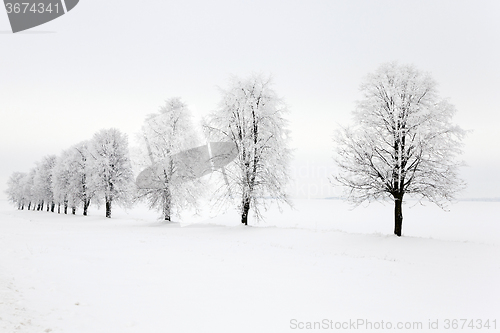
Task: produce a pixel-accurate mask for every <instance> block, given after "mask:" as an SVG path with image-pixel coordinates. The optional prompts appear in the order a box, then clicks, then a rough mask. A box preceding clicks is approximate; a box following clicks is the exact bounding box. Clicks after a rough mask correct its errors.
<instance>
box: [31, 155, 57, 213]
mask: <svg viewBox="0 0 500 333" xmlns="http://www.w3.org/2000/svg"><path fill="white" fill-rule="evenodd" d="M55 162H56V156H55V155H49V156H45V157H44V158H43V159H42V162H41V163H39V164H38V166H37V172H36V175H35V178H34V188H35V192H36V193H37V196H38V198H39V200H40V202H41V207H40V209H41V210H43V204H44V203H46V204H47V211H49V210H50V211H52V212H54V206H55V204H54V194H53V193H52V168H53V167H54V165H55Z"/></svg>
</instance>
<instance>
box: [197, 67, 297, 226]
mask: <svg viewBox="0 0 500 333" xmlns="http://www.w3.org/2000/svg"><path fill="white" fill-rule="evenodd" d="M222 94H223V96H222V100H221V102H220V104H219V107H218V109H217V110H216V111H214V112H212V113H211V114H210V116H209V118H208V119H207V121H206V124H205V126H204V128H205V130H206V133H207V135H208V136H209V138H210V139H211V140H214V141H229V142H233V143H234V144H235V146H236V147H237V150H238V155H237V157H236V162H235V163H231V164H230V165H229V166H228V167H227V168H225V169H222V171H223V172H225V174H223V176H224V177H222V178H224V181H221V183H220V186H219V187H218V188H217V190H216V194H215V197H216V198H217V200H218V202H219V203H222V204H224V203H226V202H232V200H233V198H237V200H238V201H239V204H238V210H239V212H240V213H241V222H242V223H243V224H245V225H246V224H247V223H248V213H249V211H250V209H252V210H253V211H254V212H255V215H256V217H257V218H258V219H259V218H261V212H260V208H264V209H265V208H266V204H267V202H272V201H274V202H277V203H278V206H279V204H280V203H287V204H289V199H288V196H287V194H286V192H285V187H286V185H287V183H288V180H289V161H290V158H291V150H290V149H289V148H288V144H287V143H288V140H287V139H288V136H289V131H288V130H287V121H286V119H285V118H284V117H285V114H286V113H287V112H288V111H287V108H286V106H285V104H284V103H283V101H282V100H281V99H280V98H278V96H277V95H276V93H275V91H274V90H273V89H272V87H271V83H270V80H269V79H266V78H263V77H262V76H256V75H254V76H251V77H249V78H246V79H239V78H233V80H232V82H231V84H230V87H229V88H228V89H227V90H224V91H223V92H222Z"/></svg>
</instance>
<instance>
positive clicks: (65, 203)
mask: <svg viewBox="0 0 500 333" xmlns="http://www.w3.org/2000/svg"><path fill="white" fill-rule="evenodd" d="M64 214H68V200H64Z"/></svg>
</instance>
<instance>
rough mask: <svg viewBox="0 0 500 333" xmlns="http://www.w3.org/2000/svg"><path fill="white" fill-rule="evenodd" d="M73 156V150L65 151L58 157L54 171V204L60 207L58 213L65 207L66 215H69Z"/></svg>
mask: <svg viewBox="0 0 500 333" xmlns="http://www.w3.org/2000/svg"><path fill="white" fill-rule="evenodd" d="M71 156H72V153H71V150H69V149H68V150H64V151H63V152H62V153H61V155H59V156H58V157H57V159H56V163H55V165H54V168H53V169H52V192H53V193H54V202H55V203H56V204H57V206H58V208H57V212H58V213H61V205H63V206H64V214H67V213H68V202H69V197H70V195H69V192H70V178H71V174H72V169H71V164H70V162H71Z"/></svg>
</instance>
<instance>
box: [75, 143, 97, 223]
mask: <svg viewBox="0 0 500 333" xmlns="http://www.w3.org/2000/svg"><path fill="white" fill-rule="evenodd" d="M71 152H72V156H71V169H72V170H73V172H72V177H71V178H70V188H71V190H72V193H71V194H72V197H73V198H75V199H74V200H75V202H77V203H79V204H82V205H83V215H84V216H86V215H87V210H88V208H89V206H90V200H91V199H92V198H94V196H95V194H96V190H97V188H96V187H95V186H94V187H92V186H91V184H89V180H90V177H91V174H90V173H91V165H92V158H93V157H92V155H91V153H90V152H89V142H87V141H84V142H81V143H79V144H77V145H75V146H73V147H72V148H71Z"/></svg>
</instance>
